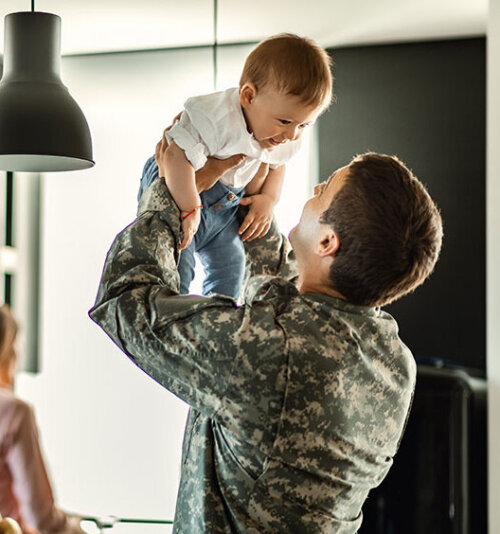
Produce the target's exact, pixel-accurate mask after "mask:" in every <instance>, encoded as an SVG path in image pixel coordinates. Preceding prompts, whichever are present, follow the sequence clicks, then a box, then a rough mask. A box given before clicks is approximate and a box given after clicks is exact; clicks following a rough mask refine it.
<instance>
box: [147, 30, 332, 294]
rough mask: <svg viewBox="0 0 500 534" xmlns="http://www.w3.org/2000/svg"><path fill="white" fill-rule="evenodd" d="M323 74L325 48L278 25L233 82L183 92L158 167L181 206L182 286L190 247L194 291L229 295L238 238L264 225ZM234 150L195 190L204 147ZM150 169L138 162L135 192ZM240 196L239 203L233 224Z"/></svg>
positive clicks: (318, 108)
mask: <svg viewBox="0 0 500 534" xmlns="http://www.w3.org/2000/svg"><path fill="white" fill-rule="evenodd" d="M332 83H333V80H332V75H331V72H330V58H329V56H328V54H327V53H326V51H325V50H323V49H322V48H321V47H320V46H318V45H317V44H316V43H315V42H314V41H312V40H310V39H307V38H303V37H299V36H297V35H293V34H280V35H276V36H273V37H270V38H269V39H266V40H265V41H262V42H261V43H260V44H259V45H258V46H257V47H256V48H255V49H254V50H253V51H252V52H251V53H250V55H249V56H248V58H247V60H246V62H245V66H244V68H243V73H242V75H241V79H240V86H239V88H232V89H228V90H226V91H222V92H217V93H212V94H208V95H203V96H197V97H193V98H190V99H188V100H187V101H186V103H185V107H184V111H183V113H182V115H181V117H180V120H178V121H177V122H176V123H175V124H174V125H173V127H172V128H171V129H170V130H168V132H167V133H166V136H167V138H168V141H169V147H168V151H169V157H168V160H167V161H168V164H167V168H166V169H165V180H166V183H167V186H168V188H169V190H170V193H171V194H172V197H173V199H174V200H175V202H176V203H177V206H178V207H179V209H180V211H181V219H182V241H181V244H180V246H179V248H180V250H181V254H180V259H179V266H178V270H179V275H180V292H181V293H183V294H185V293H188V292H189V285H190V283H191V281H192V279H193V277H194V265H195V258H194V253H195V252H196V254H197V255H198V257H199V258H200V260H201V262H202V265H203V267H204V271H205V280H204V282H203V294H204V295H207V294H209V293H219V294H223V295H227V296H230V297H233V298H238V296H239V293H240V289H241V284H242V282H243V276H244V270H245V253H244V247H243V243H242V241H245V240H247V239H255V238H258V237H262V236H264V235H265V234H266V233H267V231H268V230H269V227H270V224H271V221H272V216H273V209H274V206H275V205H276V203H277V202H278V200H279V196H280V192H281V187H282V184H283V178H284V174H285V164H286V162H287V161H288V160H289V159H290V158H291V157H292V156H293V155H294V154H295V153H296V152H297V151H298V150H299V148H300V137H301V134H302V132H303V130H304V129H305V128H307V127H308V126H310V125H311V124H313V123H314V121H315V120H316V119H317V118H318V116H319V115H320V114H321V113H322V112H323V111H324V110H325V109H326V108H327V107H328V105H329V104H330V101H331V98H332ZM236 154H243V155H244V156H245V157H244V158H243V159H242V161H241V163H239V164H238V165H237V166H236V167H234V168H232V169H231V170H229V171H228V172H226V173H225V174H224V175H223V177H222V178H221V179H220V180H219V181H218V182H217V183H216V184H215V185H214V186H213V187H212V188H211V189H209V190H207V191H204V192H202V193H201V194H199V193H198V191H197V188H196V181H195V172H196V171H197V170H198V169H200V168H202V167H203V166H204V165H205V163H206V161H207V157H209V156H213V157H216V158H219V159H226V158H229V157H231V156H234V155H236ZM267 169H268V172H267V175H266V171H267ZM259 170H260V172H258V171H259ZM262 171H264V172H262ZM157 177H158V167H157V165H156V163H155V161H154V157H152V158H150V159H149V160H148V161H147V162H146V165H145V167H144V171H143V176H142V178H141V187H140V190H139V198H140V197H141V196H142V193H143V192H144V191H145V189H146V188H147V187H149V186H150V185H151V183H152V182H153V181H154V180H155V179H156V178H157ZM239 204H241V205H244V206H248V214H247V216H246V217H245V219H244V221H243V223H242V224H241V225H240V224H239V223H238V220H237V211H238V206H239Z"/></svg>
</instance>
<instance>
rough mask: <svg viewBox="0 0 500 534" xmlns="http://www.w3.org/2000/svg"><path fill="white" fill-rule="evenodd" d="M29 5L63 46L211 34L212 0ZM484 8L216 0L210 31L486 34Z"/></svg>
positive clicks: (366, 37)
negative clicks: (56, 31)
mask: <svg viewBox="0 0 500 534" xmlns="http://www.w3.org/2000/svg"><path fill="white" fill-rule="evenodd" d="M30 9H31V2H30V0H1V1H0V15H1V16H2V18H3V16H5V15H6V14H8V13H11V12H16V11H29V10H30ZM35 9H36V10H37V11H46V12H50V13H56V14H57V15H60V16H61V18H62V53H63V54H82V53H96V52H115V51H122V50H142V49H154V48H169V47H179V46H191V45H206V44H210V43H212V42H213V34H214V32H213V26H214V24H213V0H121V1H119V0H35ZM487 16H488V0H309V1H305V0H275V1H274V2H271V1H270V0H252V1H248V2H246V1H245V2H244V1H241V0H218V31H217V34H218V35H217V37H218V42H220V43H233V42H253V41H259V40H261V39H262V38H264V37H266V36H269V35H272V34H275V33H279V32H283V31H290V32H294V33H298V34H301V35H307V36H309V37H312V38H313V39H315V40H317V41H318V42H319V43H320V44H321V45H323V46H345V45H352V44H368V43H384V42H395V41H413V40H429V39H436V38H437V39H440V38H454V37H468V36H477V35H485V34H486V26H487ZM0 26H1V28H0V43H3V24H0ZM0 50H2V51H3V44H2V47H1V49H0Z"/></svg>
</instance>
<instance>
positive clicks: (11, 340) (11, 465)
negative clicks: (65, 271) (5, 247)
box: [0, 305, 85, 534]
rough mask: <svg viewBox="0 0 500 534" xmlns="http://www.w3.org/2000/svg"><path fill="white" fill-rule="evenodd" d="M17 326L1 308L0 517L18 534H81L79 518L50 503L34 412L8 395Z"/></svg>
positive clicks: (11, 377)
mask: <svg viewBox="0 0 500 534" xmlns="http://www.w3.org/2000/svg"><path fill="white" fill-rule="evenodd" d="M17 330H18V326H17V323H16V320H15V319H14V317H13V315H12V313H11V311H10V309H9V307H8V306H6V305H3V306H0V517H1V516H5V517H10V518H13V519H15V520H16V521H17V522H18V523H19V525H20V527H21V531H22V533H23V534H39V533H41V534H56V533H57V534H85V531H84V530H82V529H81V528H80V518H78V517H75V516H70V515H68V514H66V513H65V512H63V511H62V510H60V509H59V508H57V507H56V506H55V503H54V496H53V493H52V488H51V485H50V481H49V477H48V475H47V470H46V467H45V462H44V459H43V455H42V451H41V449H40V444H39V442H38V429H37V425H36V419H35V413H34V411H33V408H32V407H31V406H30V405H29V404H27V403H26V402H24V401H23V400H21V399H19V398H17V397H16V396H15V395H14V393H13V386H14V375H15V370H16V364H17V352H16V346H15V342H16V335H17Z"/></svg>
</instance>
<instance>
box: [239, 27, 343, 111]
mask: <svg viewBox="0 0 500 534" xmlns="http://www.w3.org/2000/svg"><path fill="white" fill-rule="evenodd" d="M331 63H332V62H331V59H330V56H329V55H328V53H327V52H326V50H324V49H323V48H321V46H319V45H318V44H317V43H315V42H314V41H313V40H311V39H308V38H307V37H299V36H298V35H294V34H292V33H281V34H279V35H274V36H272V37H269V38H268V39H266V40H265V41H262V42H261V43H260V44H259V45H257V47H256V48H255V49H254V50H253V51H252V52H251V53H250V55H249V56H248V57H247V59H246V61H245V66H244V67H243V72H242V74H241V78H240V89H241V88H242V87H243V86H244V85H245V84H246V83H252V84H253V85H254V86H255V87H256V89H257V90H262V89H264V88H266V87H271V88H272V89H274V90H276V91H278V92H281V93H284V94H287V95H295V96H298V97H299V98H300V100H301V101H302V102H303V103H304V104H306V105H318V106H321V107H322V108H324V109H326V108H327V107H328V106H329V105H330V101H331V99H332V92H333V77H332V73H331Z"/></svg>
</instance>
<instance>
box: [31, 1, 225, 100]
mask: <svg viewBox="0 0 500 534" xmlns="http://www.w3.org/2000/svg"><path fill="white" fill-rule="evenodd" d="M32 1H34V0H32ZM217 19H218V0H214V45H213V47H212V60H213V67H214V91H216V90H217V22H218V20H217Z"/></svg>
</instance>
